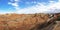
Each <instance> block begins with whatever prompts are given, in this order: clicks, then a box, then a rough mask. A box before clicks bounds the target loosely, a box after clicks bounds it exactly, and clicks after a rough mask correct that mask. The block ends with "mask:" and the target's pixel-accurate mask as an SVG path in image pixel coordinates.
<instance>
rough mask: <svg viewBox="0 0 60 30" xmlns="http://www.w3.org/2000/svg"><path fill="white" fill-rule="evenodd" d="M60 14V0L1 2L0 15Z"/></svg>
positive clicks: (10, 0)
mask: <svg viewBox="0 0 60 30" xmlns="http://www.w3.org/2000/svg"><path fill="white" fill-rule="evenodd" d="M6 13H17V14H34V13H60V0H0V14H6Z"/></svg>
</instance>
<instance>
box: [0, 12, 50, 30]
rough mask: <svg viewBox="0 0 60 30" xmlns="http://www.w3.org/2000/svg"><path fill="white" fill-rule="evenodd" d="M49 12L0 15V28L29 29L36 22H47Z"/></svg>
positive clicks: (1, 29)
mask: <svg viewBox="0 0 60 30" xmlns="http://www.w3.org/2000/svg"><path fill="white" fill-rule="evenodd" d="M48 19H50V18H49V14H43V13H40V14H5V15H0V30H31V29H32V28H33V27H34V26H35V25H37V24H40V25H41V24H44V23H47V22H48V21H49V20H48Z"/></svg>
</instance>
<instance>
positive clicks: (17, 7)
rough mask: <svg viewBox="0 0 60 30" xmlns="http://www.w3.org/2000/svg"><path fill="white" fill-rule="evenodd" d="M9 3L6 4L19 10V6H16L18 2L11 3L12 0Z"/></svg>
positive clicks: (17, 0)
mask: <svg viewBox="0 0 60 30" xmlns="http://www.w3.org/2000/svg"><path fill="white" fill-rule="evenodd" d="M10 1H11V2H8V4H10V5H12V6H13V7H14V8H15V9H16V10H17V9H19V5H18V2H19V0H14V1H15V2H14V3H12V2H13V0H10Z"/></svg>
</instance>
